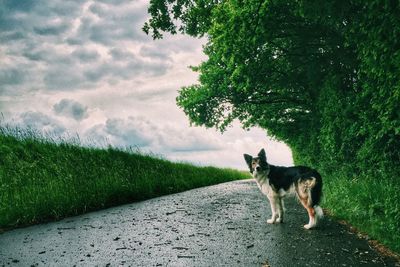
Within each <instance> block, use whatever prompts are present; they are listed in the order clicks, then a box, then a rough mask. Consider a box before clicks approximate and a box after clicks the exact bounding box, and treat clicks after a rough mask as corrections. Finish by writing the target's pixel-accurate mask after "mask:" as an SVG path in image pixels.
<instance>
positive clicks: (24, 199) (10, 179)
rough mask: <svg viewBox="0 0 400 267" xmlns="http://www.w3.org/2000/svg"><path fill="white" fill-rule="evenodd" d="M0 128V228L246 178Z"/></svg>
mask: <svg viewBox="0 0 400 267" xmlns="http://www.w3.org/2000/svg"><path fill="white" fill-rule="evenodd" d="M20 133H21V132H20V131H19V130H16V131H12V133H11V134H10V131H9V130H5V129H4V128H0V227H1V228H9V227H16V226H21V225H29V224H34V223H39V222H44V221H50V220H57V219H61V218H63V217H66V216H71V215H77V214H81V213H84V212H87V211H91V210H96V209H101V208H105V207H109V206H113V205H119V204H123V203H128V202H132V201H138V200H144V199H148V198H152V197H156V196H161V195H165V194H171V193H176V192H181V191H184V190H188V189H192V188H196V187H201V186H207V185H212V184H216V183H221V182H226V181H232V180H237V179H244V178H249V176H248V175H247V174H245V173H243V172H240V171H236V170H231V169H219V168H214V167H196V166H193V165H190V164H182V163H172V162H169V161H167V160H163V159H159V158H154V157H151V156H148V155H141V154H135V153H128V152H124V151H121V150H118V149H115V148H109V149H96V148H88V147H81V146H79V145H77V144H68V143H66V142H59V143H58V144H56V143H54V142H52V141H49V140H46V139H44V138H38V137H35V136H34V135H31V134H29V133H28V134H26V133H22V134H20Z"/></svg>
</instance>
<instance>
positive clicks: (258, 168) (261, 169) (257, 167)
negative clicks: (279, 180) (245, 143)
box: [243, 148, 269, 178]
mask: <svg viewBox="0 0 400 267" xmlns="http://www.w3.org/2000/svg"><path fill="white" fill-rule="evenodd" d="M243 156H244V159H245V161H246V163H247V166H248V167H249V169H250V173H251V174H252V175H253V177H254V178H256V177H259V176H265V175H268V172H269V165H268V163H267V156H266V155H265V150H264V148H263V149H261V150H260V152H259V153H258V155H257V157H252V156H250V155H248V154H243Z"/></svg>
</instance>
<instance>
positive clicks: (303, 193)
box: [244, 149, 323, 229]
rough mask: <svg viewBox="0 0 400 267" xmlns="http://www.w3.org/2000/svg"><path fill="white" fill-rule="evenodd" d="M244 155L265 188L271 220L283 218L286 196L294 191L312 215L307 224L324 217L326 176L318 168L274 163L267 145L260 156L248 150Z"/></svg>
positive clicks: (259, 183) (313, 223)
mask: <svg viewBox="0 0 400 267" xmlns="http://www.w3.org/2000/svg"><path fill="white" fill-rule="evenodd" d="M244 159H245V160H246V163H247V165H248V166H249V169H250V172H251V174H252V175H253V178H254V179H255V180H256V182H257V185H258V187H259V188H260V190H261V192H262V193H263V194H264V195H266V196H267V197H268V199H269V201H270V204H271V211H272V218H271V219H269V220H267V222H268V223H281V222H283V213H284V206H283V197H284V196H286V195H287V194H289V193H291V192H294V193H295V194H296V195H297V197H298V199H299V200H300V202H301V204H302V205H303V206H304V208H305V209H306V210H307V212H308V216H309V218H310V220H309V222H308V224H306V225H304V228H306V229H311V228H313V227H315V226H317V223H318V219H320V218H322V217H323V211H322V209H321V207H320V206H318V204H319V202H320V200H321V196H322V179H321V175H320V174H319V173H318V172H317V171H316V170H314V169H311V168H309V167H304V166H296V167H279V166H274V165H270V164H268V163H267V157H266V155H265V150H264V149H261V151H260V152H259V153H258V155H257V157H252V156H250V155H248V154H244Z"/></svg>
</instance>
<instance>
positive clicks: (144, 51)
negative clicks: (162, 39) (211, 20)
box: [140, 45, 171, 61]
mask: <svg viewBox="0 0 400 267" xmlns="http://www.w3.org/2000/svg"><path fill="white" fill-rule="evenodd" d="M170 54H171V53H170V52H169V51H167V50H166V49H161V48H160V47H156V46H149V45H146V46H142V48H141V49H140V55H141V56H143V57H148V58H155V59H159V60H162V61H164V60H168V61H169V60H171V57H170Z"/></svg>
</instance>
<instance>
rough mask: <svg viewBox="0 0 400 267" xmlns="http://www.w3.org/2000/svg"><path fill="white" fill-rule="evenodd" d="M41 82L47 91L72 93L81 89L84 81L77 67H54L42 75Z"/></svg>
mask: <svg viewBox="0 0 400 267" xmlns="http://www.w3.org/2000/svg"><path fill="white" fill-rule="evenodd" d="M43 82H44V85H45V86H46V89H47V90H54V91H63V90H64V91H73V90H77V89H80V88H82V86H84V84H85V82H86V79H85V77H84V76H83V75H82V73H81V70H80V68H79V67H77V68H74V66H73V65H71V66H56V67H55V68H51V69H49V70H48V71H47V72H46V73H45V74H44V77H43Z"/></svg>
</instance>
